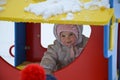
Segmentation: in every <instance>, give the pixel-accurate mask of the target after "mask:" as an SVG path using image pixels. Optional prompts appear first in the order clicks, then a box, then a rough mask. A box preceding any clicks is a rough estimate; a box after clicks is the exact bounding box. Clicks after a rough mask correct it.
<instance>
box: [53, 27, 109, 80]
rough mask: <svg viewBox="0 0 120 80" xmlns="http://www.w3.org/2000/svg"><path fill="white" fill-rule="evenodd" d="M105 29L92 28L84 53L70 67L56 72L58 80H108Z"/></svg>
mask: <svg viewBox="0 0 120 80" xmlns="http://www.w3.org/2000/svg"><path fill="white" fill-rule="evenodd" d="M103 28H104V27H101V26H100V27H91V30H92V31H91V36H90V38H89V40H88V43H87V45H86V47H85V48H84V51H83V52H82V53H81V55H80V56H79V57H78V58H77V59H76V60H75V61H74V62H73V63H72V64H70V65H68V66H67V67H65V68H64V69H61V70H59V71H57V72H55V76H56V77H57V78H58V80H108V59H106V58H104V53H103V37H104V36H103Z"/></svg>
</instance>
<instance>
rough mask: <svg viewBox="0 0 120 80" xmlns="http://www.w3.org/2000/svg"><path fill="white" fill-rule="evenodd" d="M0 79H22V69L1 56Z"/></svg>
mask: <svg viewBox="0 0 120 80" xmlns="http://www.w3.org/2000/svg"><path fill="white" fill-rule="evenodd" d="M0 80H20V71H19V70H18V69H16V68H15V67H13V66H12V65H10V64H9V63H7V62H6V61H5V60H3V59H2V57H1V56H0Z"/></svg>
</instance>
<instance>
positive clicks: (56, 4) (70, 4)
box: [24, 0, 110, 20]
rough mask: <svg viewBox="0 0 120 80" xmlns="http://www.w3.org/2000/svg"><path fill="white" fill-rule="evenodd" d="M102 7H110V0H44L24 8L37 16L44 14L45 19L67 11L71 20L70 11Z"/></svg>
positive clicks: (67, 17)
mask: <svg viewBox="0 0 120 80" xmlns="http://www.w3.org/2000/svg"><path fill="white" fill-rule="evenodd" d="M100 7H105V8H109V7H110V4H109V0H92V1H90V2H85V3H84V2H81V1H80V0H46V1H44V2H38V3H34V4H33V3H31V4H29V5H28V6H27V7H25V8H24V10H25V11H26V12H30V13H33V14H35V15H36V16H42V17H43V18H44V19H47V18H49V17H51V16H56V15H59V14H64V13H66V14H67V16H66V19H70V20H71V16H70V18H69V16H68V15H69V13H71V14H72V13H74V12H80V11H82V10H83V9H88V10H95V9H100ZM73 18H74V17H72V19H73Z"/></svg>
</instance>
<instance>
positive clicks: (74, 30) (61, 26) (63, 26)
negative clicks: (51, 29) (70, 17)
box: [56, 24, 78, 38]
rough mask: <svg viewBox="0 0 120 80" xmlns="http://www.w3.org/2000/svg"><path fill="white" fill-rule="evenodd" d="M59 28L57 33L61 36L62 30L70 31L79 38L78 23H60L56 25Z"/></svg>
mask: <svg viewBox="0 0 120 80" xmlns="http://www.w3.org/2000/svg"><path fill="white" fill-rule="evenodd" d="M56 29H57V35H58V36H60V33H61V32H62V31H69V32H72V33H74V34H75V36H76V37H77V38H78V29H77V25H72V24H58V25H56Z"/></svg>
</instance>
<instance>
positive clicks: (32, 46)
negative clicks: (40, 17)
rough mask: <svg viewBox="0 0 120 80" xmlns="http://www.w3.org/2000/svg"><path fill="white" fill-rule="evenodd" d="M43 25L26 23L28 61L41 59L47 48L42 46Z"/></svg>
mask: <svg viewBox="0 0 120 80" xmlns="http://www.w3.org/2000/svg"><path fill="white" fill-rule="evenodd" d="M40 26H41V25H40V24H39V23H26V46H27V48H28V49H27V50H26V54H27V61H32V62H38V61H40V60H41V58H42V56H43V54H44V52H45V51H46V48H43V47H42V46H41V43H40V42H41V35H40V34H41V27H40Z"/></svg>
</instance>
